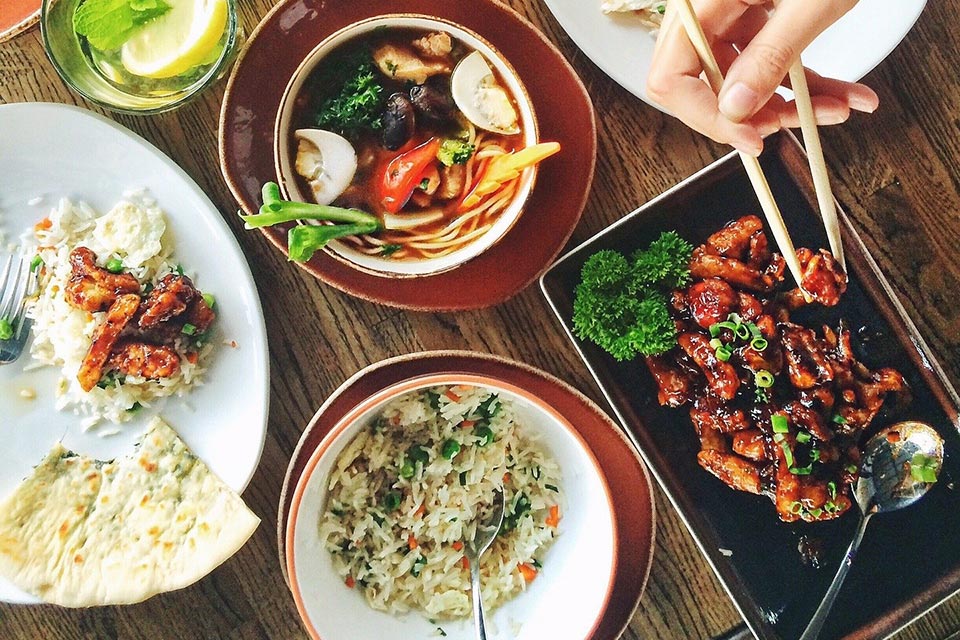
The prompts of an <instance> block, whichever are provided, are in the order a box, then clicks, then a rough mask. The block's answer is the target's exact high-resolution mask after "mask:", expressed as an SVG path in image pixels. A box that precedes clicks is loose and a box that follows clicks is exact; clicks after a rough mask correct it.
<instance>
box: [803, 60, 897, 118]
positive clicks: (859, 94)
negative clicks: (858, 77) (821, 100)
mask: <svg viewBox="0 0 960 640" xmlns="http://www.w3.org/2000/svg"><path fill="white" fill-rule="evenodd" d="M806 72H807V86H808V87H809V88H810V95H811V96H831V97H834V98H838V99H840V100H844V101H845V102H846V103H847V104H848V105H849V106H850V108H851V109H855V110H857V111H864V112H866V113H873V112H874V111H876V110H877V107H878V106H879V105H880V98H879V97H878V96H877V94H876V92H875V91H874V90H873V89H871V88H870V87H868V86H867V85H865V84H861V83H859V82H846V81H844V80H835V79H834V78H824V77H823V76H821V75H820V74H819V73H817V72H815V71H812V70H810V69H806ZM788 86H789V83H788Z"/></svg>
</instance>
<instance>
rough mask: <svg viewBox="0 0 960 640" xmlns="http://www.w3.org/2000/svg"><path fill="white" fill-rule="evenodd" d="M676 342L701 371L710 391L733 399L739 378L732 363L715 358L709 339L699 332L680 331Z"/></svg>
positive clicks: (723, 397) (724, 397)
mask: <svg viewBox="0 0 960 640" xmlns="http://www.w3.org/2000/svg"><path fill="white" fill-rule="evenodd" d="M677 342H679V343H680V348H681V349H683V350H684V351H685V352H686V353H687V355H689V356H690V357H691V358H692V359H693V361H694V362H695V363H696V364H697V366H698V367H700V370H701V371H703V374H704V375H705V376H706V378H707V385H708V386H709V388H710V391H711V392H712V393H713V394H714V395H716V396H718V397H720V398H722V399H724V400H733V398H734V396H736V395H737V390H738V389H739V388H740V378H739V377H738V376H737V371H736V369H734V368H733V365H731V364H730V363H729V362H723V361H722V360H720V359H719V358H717V354H716V352H715V351H714V349H713V347H711V346H710V341H709V340H708V339H707V338H706V337H705V336H704V335H702V334H699V333H681V334H680V337H679V338H678V339H677Z"/></svg>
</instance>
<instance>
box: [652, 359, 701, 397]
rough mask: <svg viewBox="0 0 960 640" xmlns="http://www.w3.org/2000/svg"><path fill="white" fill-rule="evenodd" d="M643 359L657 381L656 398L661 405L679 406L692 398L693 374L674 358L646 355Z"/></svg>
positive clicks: (694, 389) (693, 389)
mask: <svg viewBox="0 0 960 640" xmlns="http://www.w3.org/2000/svg"><path fill="white" fill-rule="evenodd" d="M644 360H645V362H646V363H647V369H649V370H650V374H651V375H652V376H653V379H654V380H655V381H656V383H657V389H658V392H657V399H658V401H659V402H660V404H661V405H665V406H668V407H679V406H681V405H683V404H686V403H688V402H690V401H691V400H692V399H693V397H694V394H695V393H696V390H697V383H696V380H695V378H694V375H693V374H692V373H691V372H689V371H686V370H684V369H683V368H682V367H680V366H679V363H678V362H676V360H675V359H674V358H667V357H666V356H647V357H646V358H645V359H644Z"/></svg>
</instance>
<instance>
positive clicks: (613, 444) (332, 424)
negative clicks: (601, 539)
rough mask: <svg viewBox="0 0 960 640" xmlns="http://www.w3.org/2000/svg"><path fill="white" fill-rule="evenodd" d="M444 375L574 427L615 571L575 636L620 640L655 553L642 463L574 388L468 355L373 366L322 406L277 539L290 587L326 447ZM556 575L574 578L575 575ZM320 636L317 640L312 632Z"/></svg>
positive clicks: (284, 500) (286, 494) (299, 460)
mask: <svg viewBox="0 0 960 640" xmlns="http://www.w3.org/2000/svg"><path fill="white" fill-rule="evenodd" d="M441 378H450V379H453V378H457V379H463V380H470V381H486V384H487V385H491V386H495V387H499V388H503V389H507V390H512V391H513V392H514V393H515V394H516V395H517V397H519V398H525V399H526V401H528V402H531V403H532V405H540V406H541V407H542V410H543V411H544V412H545V414H547V413H549V414H553V415H554V418H555V420H556V422H557V424H563V425H566V426H565V427H562V428H568V429H570V430H571V433H572V434H573V436H574V438H575V440H577V441H579V442H580V443H581V446H583V447H585V449H586V450H587V452H588V454H589V455H588V457H590V458H591V459H593V460H595V465H596V466H594V465H590V466H591V467H592V468H593V471H592V472H591V473H597V474H599V477H600V478H602V481H603V482H605V483H606V486H607V487H608V491H607V495H608V497H609V501H610V502H609V511H610V514H611V515H612V517H613V523H614V547H613V559H614V562H613V574H612V577H611V578H610V580H609V584H608V587H607V589H606V595H605V596H604V597H603V598H602V599H601V600H602V607H600V609H599V610H598V611H596V612H595V614H594V615H595V622H594V623H593V627H592V630H591V631H590V632H589V633H588V634H587V635H585V636H582V635H579V634H578V635H577V638H579V637H587V638H603V639H606V638H613V637H616V636H618V635H619V634H620V632H621V631H622V630H623V629H624V627H625V626H626V625H627V623H628V622H629V620H630V618H631V617H632V615H633V612H634V610H635V608H636V606H637V603H638V601H639V598H640V595H641V593H642V591H643V586H644V583H645V582H646V578H647V575H648V572H649V567H650V560H651V553H652V542H653V535H654V528H653V527H654V513H653V502H652V495H651V489H650V483H649V479H648V478H647V475H646V472H645V469H644V468H643V465H642V463H641V462H640V461H639V459H638V458H637V455H636V453H635V451H634V450H633V449H632V447H631V446H630V445H629V443H628V442H627V441H626V439H625V438H624V436H623V435H622V433H621V432H620V431H619V429H617V428H616V426H615V425H614V424H613V423H612V422H611V421H610V419H609V418H608V417H607V416H606V415H605V414H603V412H602V411H601V410H600V409H599V408H598V407H597V406H596V405H594V404H593V403H592V402H591V401H590V400H588V399H587V398H585V397H584V396H583V395H581V394H580V393H579V392H577V391H576V390H575V389H573V388H571V387H569V386H568V385H566V384H565V383H563V382H561V381H559V380H557V379H556V378H553V377H551V376H549V375H547V374H545V373H543V372H541V371H538V370H536V369H533V368H530V367H527V366H524V365H521V364H518V363H515V362H511V361H509V360H504V359H502V358H496V357H493V356H486V355H480V354H474V353H469V352H456V351H447V352H428V353H419V354H413V355H409V356H401V357H398V358H393V359H390V360H386V361H383V362H381V363H378V364H375V365H373V366H371V367H368V368H367V369H365V370H363V371H361V372H360V373H358V374H357V375H355V376H353V377H352V378H351V379H350V380H348V381H346V382H345V383H344V384H343V385H342V386H341V387H340V389H338V390H337V391H336V392H334V394H333V395H332V396H331V397H330V398H329V399H328V400H327V401H326V402H325V403H324V405H323V406H322V407H321V408H320V410H319V411H318V412H317V414H316V416H314V419H313V420H312V421H311V423H310V425H309V426H308V427H307V429H306V430H305V432H304V435H303V437H302V438H301V441H300V443H299V444H298V446H297V449H296V451H295V453H294V456H293V458H292V460H291V463H290V467H289V468H288V471H287V477H286V479H285V480H284V487H283V492H282V494H281V502H280V509H279V518H278V527H277V534H278V542H279V549H280V556H281V561H282V565H281V566H283V567H284V571H285V574H284V575H285V577H287V578H288V582H290V580H289V573H287V570H288V562H289V561H291V547H290V546H289V540H290V539H292V537H293V536H292V533H293V530H292V528H290V527H289V522H290V521H292V518H291V513H296V512H297V510H298V508H299V500H300V498H301V496H302V493H303V491H304V486H303V485H304V484H305V482H306V481H307V480H308V478H309V476H308V475H305V474H308V473H309V472H311V471H312V470H313V469H314V467H315V466H316V465H317V464H318V461H319V459H320V457H321V456H323V455H324V452H325V451H327V447H330V446H335V445H332V444H331V443H335V442H336V439H337V438H338V436H339V435H342V433H343V432H344V430H345V429H348V428H349V425H350V423H351V421H352V420H353V418H352V416H353V417H355V416H356V415H358V412H362V411H363V410H365V408H366V409H369V405H370V403H371V401H372V399H373V400H377V399H380V398H382V397H383V396H384V394H390V393H392V392H393V390H396V389H401V390H402V389H406V388H407V387H410V385H413V386H416V385H418V384H420V381H423V380H434V379H441ZM532 405H531V406H532ZM583 473H587V470H586V469H584V470H583ZM295 489H297V491H295ZM548 557H549V556H548ZM554 577H555V578H558V579H568V578H569V579H573V580H576V576H559V575H558V576H554ZM291 587H292V588H293V590H294V592H295V593H297V591H298V590H297V583H296V582H293V583H291ZM298 604H299V601H298ZM315 616H316V614H315ZM518 622H522V620H520V621H518ZM310 628H311V629H313V627H310ZM314 633H315V630H314ZM315 637H319V636H318V635H316V633H315ZM331 637H332V636H331Z"/></svg>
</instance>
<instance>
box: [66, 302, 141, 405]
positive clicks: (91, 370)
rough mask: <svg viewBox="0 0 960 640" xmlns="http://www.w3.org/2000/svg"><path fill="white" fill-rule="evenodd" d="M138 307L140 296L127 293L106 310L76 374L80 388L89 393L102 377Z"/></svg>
mask: <svg viewBox="0 0 960 640" xmlns="http://www.w3.org/2000/svg"><path fill="white" fill-rule="evenodd" d="M139 306H140V296H138V295H137V294H135V293H128V294H124V295H121V296H120V297H118V298H117V299H116V300H115V301H114V303H113V304H112V305H110V308H109V309H108V310H107V317H106V319H105V320H104V322H103V323H102V324H100V325H99V326H98V327H97V328H96V330H95V331H94V333H93V342H92V343H91V344H90V348H89V349H88V350H87V355H86V356H84V358H83V362H82V364H81V365H80V371H79V372H78V373H77V380H79V382H80V388H82V389H83V390H84V391H90V390H91V389H93V388H94V387H95V386H97V383H98V382H100V378H101V377H102V376H103V369H104V366H105V365H106V363H107V360H108V359H109V358H110V353H111V352H112V351H113V347H114V345H115V344H116V342H117V340H118V339H119V338H120V334H121V333H122V332H123V330H124V329H125V328H126V326H127V324H129V323H130V321H131V320H132V319H133V317H134V315H136V313H137V308H138V307H139Z"/></svg>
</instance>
